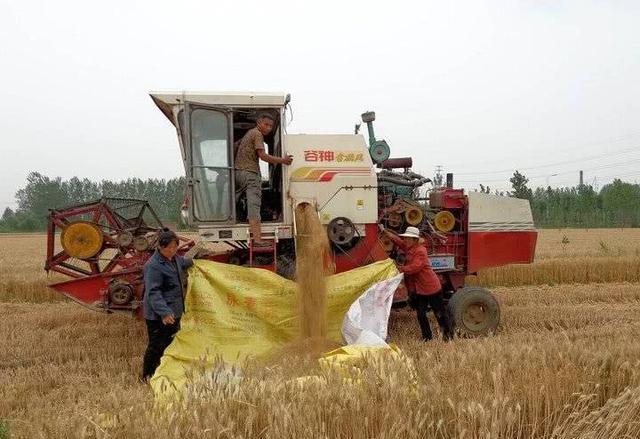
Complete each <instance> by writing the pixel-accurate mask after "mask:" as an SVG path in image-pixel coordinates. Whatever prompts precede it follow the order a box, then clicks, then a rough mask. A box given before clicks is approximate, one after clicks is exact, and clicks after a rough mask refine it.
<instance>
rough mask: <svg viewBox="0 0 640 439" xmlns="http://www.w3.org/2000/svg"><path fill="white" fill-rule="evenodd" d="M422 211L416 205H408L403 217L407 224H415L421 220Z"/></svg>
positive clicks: (422, 216)
mask: <svg viewBox="0 0 640 439" xmlns="http://www.w3.org/2000/svg"><path fill="white" fill-rule="evenodd" d="M423 218H424V213H423V212H422V210H421V209H420V208H418V207H410V208H408V209H407V210H406V211H405V212H404V219H405V220H406V221H407V223H408V224H409V225H412V226H417V225H418V224H420V223H421V222H422V219H423Z"/></svg>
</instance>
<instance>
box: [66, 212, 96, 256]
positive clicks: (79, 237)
mask: <svg viewBox="0 0 640 439" xmlns="http://www.w3.org/2000/svg"><path fill="white" fill-rule="evenodd" d="M103 242H104V236H103V235H102V230H100V227H98V226H97V225H96V224H94V223H91V222H89V221H75V222H72V223H69V224H67V225H66V226H65V227H64V229H62V233H61V234H60V244H61V245H62V248H63V249H64V251H65V252H66V253H67V254H68V255H69V256H71V257H72V258H78V259H89V258H92V257H94V256H95V255H97V254H98V252H99V251H100V250H101V249H102V244H103Z"/></svg>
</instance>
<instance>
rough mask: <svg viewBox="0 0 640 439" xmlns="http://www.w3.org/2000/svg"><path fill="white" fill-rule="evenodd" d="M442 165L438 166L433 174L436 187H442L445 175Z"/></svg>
mask: <svg viewBox="0 0 640 439" xmlns="http://www.w3.org/2000/svg"><path fill="white" fill-rule="evenodd" d="M442 171H443V169H442V165H438V166H436V173H435V174H434V176H433V186H434V187H442V182H443V180H444V177H443V176H442Z"/></svg>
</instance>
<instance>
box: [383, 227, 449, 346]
mask: <svg viewBox="0 0 640 439" xmlns="http://www.w3.org/2000/svg"><path fill="white" fill-rule="evenodd" d="M383 231H384V233H385V234H386V235H387V236H389V238H390V239H391V240H392V241H393V242H394V244H395V245H396V246H398V247H399V248H400V249H401V250H402V251H403V252H404V254H405V263H404V265H401V266H399V267H398V270H399V271H400V272H401V273H404V283H405V286H406V287H407V291H408V292H409V296H410V297H411V299H412V300H413V303H414V304H415V309H416V313H417V315H418V323H419V324H420V330H421V331H422V339H423V340H424V341H429V340H431V339H432V338H433V333H432V332H431V327H430V326H429V319H428V317H427V312H428V311H429V308H431V309H432V310H433V313H434V314H435V316H436V320H437V321H438V325H440V331H441V332H442V336H443V338H444V340H450V339H452V338H453V327H452V325H451V319H450V318H449V312H448V311H447V307H446V306H445V304H444V295H443V293H442V285H440V279H438V275H436V273H435V272H434V271H433V269H432V268H431V263H430V262H429V256H428V254H427V248H426V247H425V246H424V245H421V244H420V231H419V230H418V228H417V227H407V230H406V231H405V232H404V233H403V234H401V235H399V236H398V235H396V234H395V233H393V232H391V231H389V230H387V229H384V230H383Z"/></svg>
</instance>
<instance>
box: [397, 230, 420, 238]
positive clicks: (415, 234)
mask: <svg viewBox="0 0 640 439" xmlns="http://www.w3.org/2000/svg"><path fill="white" fill-rule="evenodd" d="M399 236H402V237H405V238H416V239H420V230H418V228H417V227H407V230H405V231H404V233H402V234H401V235H399Z"/></svg>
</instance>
